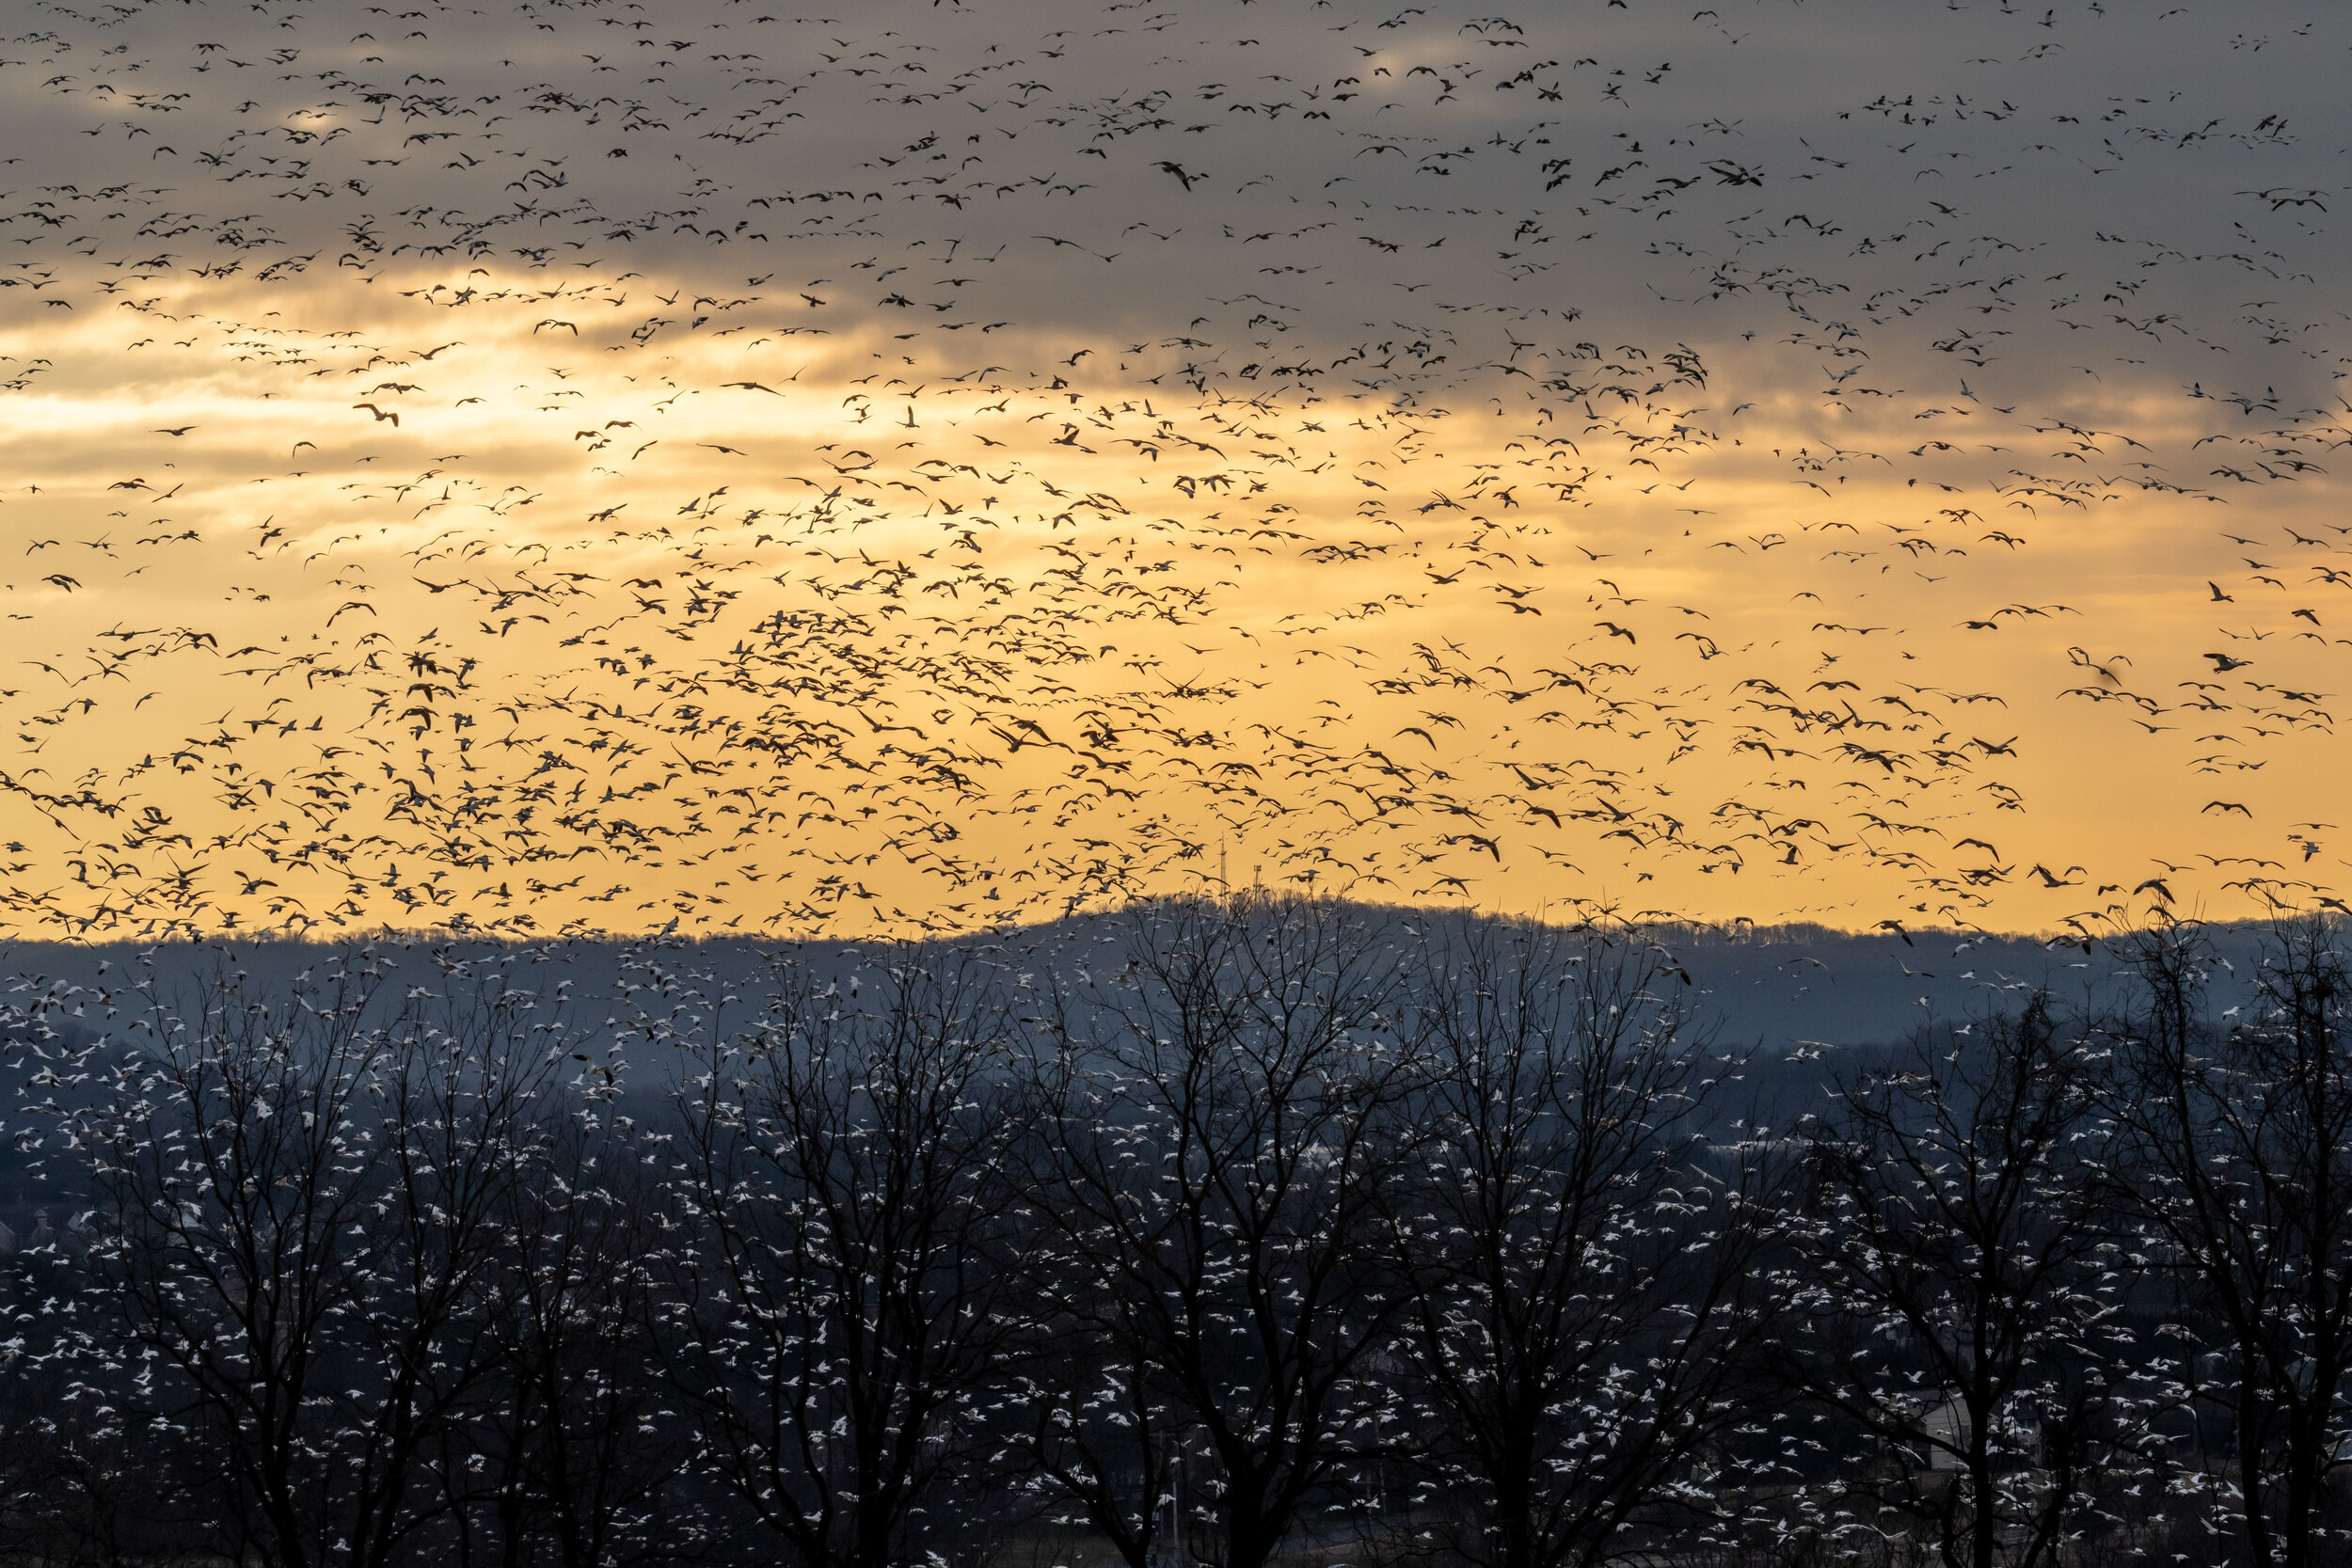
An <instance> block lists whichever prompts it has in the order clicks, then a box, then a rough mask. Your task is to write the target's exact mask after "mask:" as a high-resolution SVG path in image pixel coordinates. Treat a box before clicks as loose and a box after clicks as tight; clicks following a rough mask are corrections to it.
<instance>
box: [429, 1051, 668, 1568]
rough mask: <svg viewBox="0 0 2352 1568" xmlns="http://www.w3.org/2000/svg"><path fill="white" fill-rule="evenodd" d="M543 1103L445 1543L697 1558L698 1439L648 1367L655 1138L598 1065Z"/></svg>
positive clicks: (457, 1432)
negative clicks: (694, 1478) (694, 1470)
mask: <svg viewBox="0 0 2352 1568" xmlns="http://www.w3.org/2000/svg"><path fill="white" fill-rule="evenodd" d="M576 1059H578V1060H582V1061H586V1060H588V1058H587V1057H585V1056H584V1055H579V1056H577V1057H576ZM597 1074H603V1075H604V1076H603V1077H602V1078H601V1079H599V1078H598V1077H597V1076H596V1075H597ZM541 1115H542V1116H543V1117H545V1118H546V1122H547V1130H548V1141H547V1147H546V1149H545V1151H544V1153H543V1156H542V1159H541V1162H540V1165H539V1169H538V1173H537V1180H535V1181H534V1182H532V1185H531V1186H530V1187H529V1188H528V1189H527V1190H517V1191H516V1192H514V1193H512V1194H510V1195H509V1196H510V1202H511V1205H512V1206H511V1208H510V1210H509V1211H508V1212H504V1213H502V1214H501V1216H500V1219H501V1226H502V1227H503V1228H504V1232H505V1238H506V1244H505V1246H504V1247H503V1248H502V1249H501V1258H500V1260H499V1264H498V1267H497V1269H496V1271H495V1272H494V1274H493V1275H492V1276H491V1279H490V1282H489V1289H488V1298H487V1300H486V1302H485V1310H484V1332H485V1334H486V1335H487V1336H489V1337H490V1338H491V1339H492V1340H493V1341H494V1343H495V1347H496V1357H495V1362H494V1372H493V1375H492V1376H491V1377H490V1378H489V1379H488V1380H486V1381H485V1384H484V1386H483V1387H482V1389H481V1392H480V1394H479V1396H478V1398H477V1400H476V1402H475V1406H474V1409H473V1411H472V1412H471V1418H470V1419H469V1420H468V1421H466V1422H465V1423H463V1424H462V1425H453V1426H452V1427H451V1428H450V1429H449V1430H448V1431H447V1432H446V1433H445V1434H444V1439H443V1449H442V1453H441V1457H440V1461H439V1469H440V1473H441V1476H442V1478H443V1481H444V1484H445V1485H447V1486H448V1487H449V1488H450V1494H451V1506H452V1513H453V1526H452V1528H453V1532H454V1533H455V1537H456V1539H455V1542H454V1545H453V1550H451V1551H450V1552H449V1553H448V1554H447V1555H449V1556H451V1557H453V1559H454V1560H457V1561H459V1562H460V1563H463V1564H475V1563H480V1564H485V1565H486V1564H498V1565H500V1568H521V1565H525V1564H537V1563H548V1564H553V1565H559V1568H613V1565H619V1564H627V1563H631V1562H642V1561H646V1560H663V1559H669V1558H673V1557H675V1556H679V1555H682V1554H688V1553H691V1550H692V1549H693V1548H694V1547H695V1546H696V1544H698V1543H700V1542H702V1541H703V1540H704V1539H705V1537H706V1536H707V1520H706V1519H704V1518H703V1517H702V1516H701V1514H700V1512H699V1511H698V1509H697V1508H696V1506H695V1499H693V1498H692V1497H689V1496H686V1495H685V1489H683V1488H682V1487H681V1486H680V1485H679V1480H680V1477H681V1476H682V1475H683V1474H684V1473H685V1472H686V1470H687V1468H688V1465H689V1464H690V1462H691V1457H692V1449H691V1432H690V1430H689V1429H688V1426H687V1424H686V1423H685V1422H683V1421H681V1420H680V1419H679V1418H677V1417H676V1416H675V1413H674V1412H673V1411H672V1410H671V1409H670V1408H669V1407H670V1406H671V1405H673V1404H675V1401H674V1400H672V1399H670V1398H669V1396H668V1390H667V1388H666V1387H665V1386H664V1385H663V1384H662V1382H661V1380H660V1376H659V1375H658V1373H657V1372H656V1370H654V1363H655V1360H656V1347H655V1346H654V1344H653V1343H652V1342H651V1335H652V1332H653V1307H654V1301H655V1297H654V1294H653V1290H652V1275H651V1272H650V1270H649V1268H648V1266H647V1259H648V1258H649V1256H650V1255H651V1254H652V1253H653V1252H654V1251H655V1250H656V1249H657V1248H658V1247H659V1246H660V1245H661V1244H662V1243H663V1241H664V1240H665V1237H664V1233H663V1231H662V1229H661V1227H660V1225H659V1223H658V1221H659V1220H660V1218H661V1217H662V1215H661V1210H660V1195H659V1193H658V1192H657V1191H656V1190H655V1184H654V1179H653V1178H652V1177H651V1176H649V1175H648V1174H647V1173H646V1172H644V1170H643V1168H642V1167H641V1165H640V1164H639V1163H638V1162H639V1159H640V1158H641V1156H642V1154H643V1152H644V1144H643V1142H642V1141H641V1139H640V1138H639V1137H638V1135H637V1132H638V1129H637V1126H636V1124H635V1122H634V1121H633V1120H632V1118H630V1117H628V1116H627V1115H626V1114H624V1113H623V1111H622V1109H621V1106H620V1103H619V1097H618V1095H617V1093H616V1091H615V1089H614V1088H613V1086H612V1077H611V1070H610V1069H608V1068H606V1067H605V1066H604V1065H603V1064H602V1063H598V1062H590V1065H589V1067H588V1068H587V1069H584V1070H583V1071H582V1073H581V1074H580V1077H579V1078H578V1079H576V1080H575V1081H574V1082H573V1083H572V1084H571V1085H567V1086H566V1087H565V1088H564V1089H562V1090H556V1091H552V1092H550V1094H549V1095H548V1097H547V1098H546V1100H544V1101H543V1102H542V1106H541Z"/></svg>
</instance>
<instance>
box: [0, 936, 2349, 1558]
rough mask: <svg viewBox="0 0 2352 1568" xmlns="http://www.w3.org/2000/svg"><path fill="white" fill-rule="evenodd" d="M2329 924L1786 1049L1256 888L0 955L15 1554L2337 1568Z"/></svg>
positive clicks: (5, 1464)
mask: <svg viewBox="0 0 2352 1568" xmlns="http://www.w3.org/2000/svg"><path fill="white" fill-rule="evenodd" d="M2341 936H2342V933H2341V932H2340V930H2339V929H2338V928H2337V927H2334V926H2332V925H2329V924H2327V923H2319V922H2305V923H2299V924H2281V925H2279V926H2276V927H2268V928H2266V929H2264V930H2261V931H2259V932H2253V933H2250V934H2249V933H2248V932H2244V931H2221V930H2206V929H2203V928H2201V927H2196V926H2194V925H2190V924H2185V923H2181V924H2168V925H2163V926H2160V927H2153V928H2145V929H2136V930H2118V931H2116V932H2114V933H2112V934H2111V935H2109V936H2107V937H2106V938H2105V939H2103V940H2100V941H2097V942H2074V944H2073V945H2072V946H2070V947H2068V948H2066V949H2062V950H2059V951H2058V953H2057V954H2055V955H2054V956H2053V958H2052V959H2051V966H2052V967H2051V970H2050V972H2049V973H2048V974H2044V975H2043V976H2042V977H2041V978H2039V979H2035V980H2027V979H2024V978H2009V977H2007V976H2006V975H2004V976H2002V977H2001V978H2000V980H1999V983H1998V984H1994V985H1992V986H1991V989H1989V990H1985V991H1982V992H1979V993H1978V994H1979V997H1980V998H1981V1000H1980V1001H1979V1003H1978V1004H1977V1005H1976V1006H1975V1007H1974V1010H1973V1011H1968V1012H1965V1013H1959V1014H1951V1015H1946V1014H1943V1013H1940V1012H1938V1011H1936V1010H1934V1009H1931V1008H1926V1007H1921V1008H1918V1009H1915V1019H1916V1021H1917V1022H1911V1021H1909V1020H1905V1019H1895V1020H1892V1021H1891V1022H1892V1024H1893V1027H1891V1028H1890V1029H1889V1030H1888V1031H1887V1033H1886V1035H1885V1036H1883V1037H1881V1038H1880V1039H1879V1040H1878V1041H1877V1042H1876V1043H1869V1044H1863V1045H1853V1044H1849V1045H1847V1046H1845V1047H1844V1048H1842V1049H1841V1048H1839V1047H1838V1046H1836V1045H1832V1044H1828V1043H1825V1042H1821V1041H1814V1042H1810V1047H1811V1048H1810V1049H1807V1048H1806V1047H1804V1046H1800V1047H1799V1048H1798V1049H1796V1050H1793V1051H1788V1050H1784V1049H1783V1047H1782V1046H1781V1045H1779V1044H1772V1045H1770V1046H1763V1045H1759V1044H1757V1043H1756V1036H1755V1033H1754V1032H1753V1031H1751V1032H1749V1034H1748V1035H1747V1036H1746V1037H1743V1036H1742V1033H1741V1030H1740V1017H1739V1014H1738V1010H1737V1007H1736V1006H1733V1005H1732V1004H1734V1003H1736V1001H1737V997H1736V994H1734V993H1729V992H1724V991H1717V990H1709V989H1708V988H1707V987H1704V986H1702V985H1700V984H1699V983H1698V982H1697V980H1696V979H1694V977H1693V974H1692V964H1690V963H1686V961H1685V958H1684V957H1682V956H1681V955H1680V954H1678V953H1677V950H1676V949H1675V948H1673V947H1672V946H1670V945H1669V944H1667V943H1666V942H1663V941H1662V940H1661V936H1660V934H1659V933H1658V932H1655V931H1645V930H1641V929H1635V928H1626V927H1602V926H1594V925H1584V926H1575V927H1557V926H1552V927H1547V926H1539V925H1534V924H1521V923H1511V922H1502V921H1486V922H1482V921H1476V920H1470V919H1465V918H1462V917H1458V916H1452V917H1429V916H1422V915H1415V914H1413V913H1410V912H1408V911H1392V910H1391V911H1375V910H1369V909H1365V908H1362V907H1359V906H1352V905H1347V904H1342V903H1335V902H1330V901H1316V900H1304V899H1292V898H1278V897H1272V896H1265V895H1250V896H1245V897H1240V898H1234V899H1228V900H1222V901H1180V902H1172V903H1163V904H1158V905H1153V906H1148V907H1145V908H1141V909H1137V910H1134V911H1127V912H1126V913H1125V914H1123V915H1121V916H1120V917H1118V918H1116V919H1104V920H1101V921H1096V922H1091V923H1086V922H1079V923H1069V924H1066V925H1065V926H1063V927H1057V928H1056V929H1055V930H1053V931H1052V932H1051V933H1049V934H1048V936H1047V937H1046V938H1043V939H1039V938H1035V937H1032V938H1030V939H1016V938H1015V937H1013V936H1009V935H1000V936H997V937H986V938H974V939H970V940H965V941H961V942H935V943H929V944H923V945H919V946H916V945H907V946H888V945H882V944H864V945H860V946H856V947H853V948H847V949H845V948H842V947H840V946H839V945H837V944H836V945H833V946H828V947H825V948H822V949H818V948H798V947H778V948H773V949H770V950H767V951H765V952H756V951H753V950H749V949H747V950H746V951H745V952H743V953H737V952H734V951H733V950H729V952H728V953H727V954H725V955H720V954H717V953H715V952H714V950H712V949H710V948H707V947H705V946H703V945H700V944H695V943H690V942H671V941H668V940H666V939H662V938H652V939H647V940H644V941H642V942H636V943H633V944H630V945H628V946H626V947H622V948H615V949H610V950H606V951H605V952H604V954H603V955H602V957H601V958H599V959H598V960H597V961H598V962H599V963H602V964H605V965H606V966H607V967H606V968H605V969H601V970H598V971H597V972H596V979H595V983H594V984H592V985H591V984H582V983H581V981H580V973H579V972H578V965H577V960H578V958H579V954H578V953H577V952H576V951H572V950H567V949H566V948H564V946H562V945H561V944H546V945H514V946H507V947H486V946H482V945H478V944H477V945H475V946H471V947H459V946H457V945H454V944H442V945H436V944H434V943H430V942H418V943H413V944H402V943H399V942H390V941H386V942H377V943H374V944H366V943H354V944H350V945H345V946H341V947H318V948H310V949H302V950H299V951H298V952H297V951H296V950H294V949H293V948H291V947H289V948H287V949H285V950H282V951H273V952H271V953H269V954H267V955H265V956H264V957H265V958H267V961H266V962H262V961H258V960H256V961H251V962H249V963H248V962H247V961H246V960H247V959H249V958H252V954H251V952H250V950H247V951H246V952H245V953H242V954H241V953H240V952H239V951H238V950H236V949H231V948H228V947H215V948H212V949H206V950H202V951H201V952H198V953H196V954H195V955H194V957H193V958H191V957H190V956H189V954H188V952H187V951H185V950H182V951H179V952H176V953H175V952H174V951H173V950H167V949H164V950H156V949H151V950H147V951H145V952H144V953H140V952H135V951H134V952H129V953H125V954H113V955H110V956H108V957H106V958H99V959H96V960H93V965H94V968H93V972H92V974H86V975H85V976H84V977H83V978H80V979H75V980H72V981H67V980H62V979H57V978H55V977H54V976H51V975H36V974H24V975H21V976H20V977H19V978H18V980H17V981H16V982H15V984H14V986H13V989H12V990H11V991H10V993H9V999H8V1007H7V1012H6V1014H5V1017H0V1025H5V1029H6V1035H7V1060H8V1065H9V1067H10V1069H12V1074H13V1077H14V1081H15V1082H14V1091H15V1092H14V1095H13V1097H12V1104H11V1105H10V1107H9V1109H8V1114H7V1118H6V1119H7V1126H8V1132H9V1134H10V1139H9V1151H8V1168H7V1170H6V1171H5V1172H0V1216H4V1217H5V1218H6V1220H7V1222H8V1225H7V1234H6V1235H5V1236H0V1247H5V1248H6V1249H7V1250H6V1256H5V1259H0V1273H4V1274H5V1288H4V1290H0V1307H5V1311H6V1314H7V1318H8V1323H7V1326H6V1330H5V1334H4V1335H0V1339H4V1340H5V1343H0V1388H5V1399H0V1552H6V1553H9V1554H13V1556H14V1558H15V1559H16V1560H24V1561H28V1562H33V1561H40V1562H68V1561H71V1562H87V1563H100V1562H105V1563H130V1562H140V1563H151V1562H190V1563H194V1562H222V1561H231V1560H233V1561H244V1562H253V1563H261V1564H268V1565H271V1568H278V1565H285V1568H310V1565H313V1564H317V1565H321V1568H325V1565H328V1564H343V1563H351V1564H366V1565H370V1568H374V1565H387V1568H389V1565H391V1564H406V1563H444V1562H447V1563H465V1564H473V1563H500V1564H525V1563H528V1564H541V1563H545V1564H563V1565H564V1568H575V1565H586V1564H608V1563H609V1564H624V1563H653V1562H667V1561H707V1562H715V1563H733V1562H761V1563H768V1562H778V1561H785V1562H793V1563H803V1564H807V1565H809V1568H886V1565H896V1564H899V1563H913V1562H934V1563H943V1564H948V1563H952V1564H958V1565H961V1564H974V1565H977V1564H982V1563H1000V1562H1001V1563H1016V1562H1017V1563H1022V1564H1030V1563H1036V1564H1045V1563H1072V1564H1111V1563H1117V1562H1122V1561H1123V1562H1126V1563H1129V1564H1132V1565H1134V1568H1160V1565H1164V1564H1171V1563H1199V1564H1204V1565H1205V1564H1215V1565H1217V1568H1258V1565H1259V1564H1262V1563H1267V1562H1274V1561H1282V1562H1297V1563H1306V1562H1314V1563H1317V1564H1323V1563H1340V1562H1345V1563H1351V1564H1357V1563H1362V1564H1373V1563H1379V1564H1387V1563H1395V1564H1406V1563H1430V1564H1437V1563H1454V1562H1459V1563H1463V1564H1480V1565H1486V1564H1492V1565H1494V1568H1565V1565H1569V1564H1579V1565H1581V1564H1598V1563H1603V1562H1620V1561H1622V1562H1644V1563H1658V1562H1673V1563H1677V1564H1681V1563H1691V1564H1700V1563H1708V1564H1714V1563H1721V1564H1724V1565H1726V1568H1728V1565H1732V1564H1740V1565H1742V1568H1744V1565H1747V1564H1759V1565H1760V1564H1788V1565H1790V1568H1797V1565H1801V1564H1810V1563H1817V1562H1818V1563H1829V1562H1859V1563H1870V1564H1878V1563H1889V1564H1892V1563H1913V1562H1918V1563H1926V1562H1931V1561H1933V1562H1941V1563H1947V1564H1950V1565H1952V1568H1963V1565H1965V1568H1995V1565H2000V1568H2042V1565H2045V1564H2046V1565H2049V1568H2059V1565H2063V1564H2072V1563H2085V1564H2089V1563H2105V1562H2125V1561H2130V1562H2140V1561H2146V1562H2174V1561H2188V1562H2230V1563H2241V1562H2242V1563H2247V1564H2263V1565H2269V1564H2280V1565H2282V1568H2300V1565H2302V1564H2318V1563H2325V1562H2332V1561H2336V1560H2340V1559H2341V1558H2342V1557H2343V1555H2344V1552H2345V1550H2346V1546H2345V1544H2344V1540H2345V1537H2344V1528H2345V1526H2346V1525H2347V1524H2352V1506H2348V1505H2347V1499H2345V1498H2344V1497H2343V1496H2342V1492H2343V1485H2342V1481H2341V1478H2340V1477H2339V1476H2338V1474H2337V1471H2338V1469H2339V1468H2340V1455H2341V1454H2344V1453H2345V1452H2347V1451H2352V1450H2347V1449H2346V1448H2345V1445H2346V1444H2347V1442H2348V1441H2352V1411H2348V1410H2347V1409H2346V1408H2345V1402H2344V1398H2343V1387H2344V1380H2345V1377H2346V1374H2347V1373H2352V1282H2348V1281H2347V1278H2346V1265H2347V1264H2348V1263H2352V1201H2347V1200H2348V1199H2352V1050H2347V1045H2346V1041H2345V1039H2344V1033H2343V1015H2344V1006H2345V990H2346V985H2347V980H2346V972H2345V960H2344V948H2343V944H2342V940H2341ZM1929 940H1930V939H1928V938H1927V937H1926V936H1925V935H1922V936H1921V938H1920V941H1921V942H1923V943H1924V942H1929ZM1964 948H1965V943H1963V953H1962V954H1955V955H1954V958H1956V959H1958V960H1960V961H1971V960H1969V959H1968V958H1966V957H1965V953H1964ZM1917 951H1920V953H1921V956H1920V957H1919V958H1918V961H1919V962H1920V963H1921V964H1923V965H1924V964H1925V963H1927V962H1928V961H1929V959H1928V958H1927V957H1926V956H1925V952H1926V950H1924V949H1920V950H1917ZM290 955H292V956H294V957H295V958H300V960H301V961H302V962H303V964H304V967H302V968H299V969H292V968H290V967H289V964H288V962H287V960H288V958H289V956H290ZM722 958H723V960H724V961H720V960H721V959H722ZM2066 962H2075V963H2087V964H2089V965H2090V966H2091V968H2092V969H2093V970H2095V971H2096V976H2097V978H2098V981H2099V983H2097V984H2094V985H2081V984H2072V983H2069V981H2068V975H2067V972H2066V971H2065V970H2064V969H2063V964H2064V963H2066ZM591 967H592V968H593V967H594V966H591ZM1946 967H1947V968H1948V967H1949V966H1948V965H1947V966H1946ZM567 971H575V973H571V974H567ZM1968 973H1969V974H1970V975H1971V977H1972V978H1973V974H1974V972H1973V971H1971V972H1968ZM1905 974H1906V975H1909V974H1912V971H1911V970H1910V968H1909V965H1908V963H1906V965H1905ZM1929 977H1930V978H1933V976H1929ZM1923 1000H1924V999H1923ZM1791 1085H1801V1087H1799V1088H1796V1089H1792V1088H1791Z"/></svg>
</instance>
